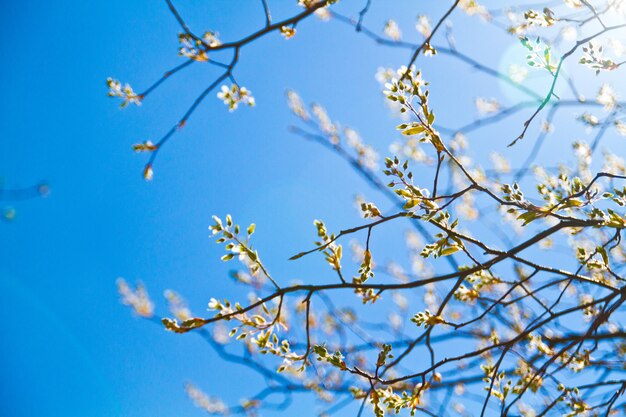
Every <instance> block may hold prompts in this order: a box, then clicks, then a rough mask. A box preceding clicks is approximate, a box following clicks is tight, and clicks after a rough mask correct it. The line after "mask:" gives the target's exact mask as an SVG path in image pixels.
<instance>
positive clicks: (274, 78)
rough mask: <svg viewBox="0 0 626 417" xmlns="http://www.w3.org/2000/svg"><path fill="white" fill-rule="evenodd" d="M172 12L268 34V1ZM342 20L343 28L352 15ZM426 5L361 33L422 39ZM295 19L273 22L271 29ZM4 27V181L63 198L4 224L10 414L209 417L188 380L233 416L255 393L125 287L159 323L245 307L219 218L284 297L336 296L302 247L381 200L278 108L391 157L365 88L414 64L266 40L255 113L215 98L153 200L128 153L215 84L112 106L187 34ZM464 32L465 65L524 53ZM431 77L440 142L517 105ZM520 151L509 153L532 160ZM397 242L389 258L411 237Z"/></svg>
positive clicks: (27, 12) (36, 20) (158, 69)
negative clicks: (112, 90)
mask: <svg viewBox="0 0 626 417" xmlns="http://www.w3.org/2000/svg"><path fill="white" fill-rule="evenodd" d="M179 3H187V4H184V5H183V4H181V7H180V11H181V13H182V14H183V15H184V16H186V17H187V20H188V23H189V24H190V26H191V27H192V28H194V29H195V30H197V31H203V30H205V29H213V30H217V31H218V32H219V33H220V35H221V38H222V39H237V38H239V37H240V36H241V35H243V34H244V33H246V32H248V31H249V30H250V29H252V28H257V27H260V25H262V22H263V20H262V14H261V9H260V7H258V5H257V2H252V1H244V0H237V1H226V0H221V1H211V2H208V1H198V0H195V1H190V2H179ZM271 3H282V2H272V1H270V4H271ZM290 3H294V4H295V0H293V1H291V2H290ZM342 3H345V4H343V5H341V7H342V10H345V11H346V12H348V13H350V14H353V12H354V11H355V10H357V9H358V7H359V5H355V4H349V3H352V2H350V1H343V2H342ZM417 3H418V5H416V4H414V3H413V2H409V1H404V2H398V4H399V6H398V9H397V10H396V11H395V12H392V11H385V8H386V7H387V6H389V5H390V4H391V2H384V1H383V2H379V4H377V5H375V7H374V8H373V10H372V13H371V15H369V16H368V23H371V27H372V28H373V29H376V30H379V29H380V28H381V27H382V23H383V21H384V19H385V18H388V17H393V18H394V19H396V20H398V22H399V23H400V25H401V27H403V30H404V31H405V33H407V34H409V35H407V38H409V39H413V40H417V39H418V35H417V34H416V33H415V31H414V30H413V25H414V23H413V22H414V18H415V15H417V14H418V12H427V13H428V14H430V15H431V16H436V15H438V14H441V12H442V10H443V8H442V7H440V6H442V5H439V4H438V5H437V7H432V6H431V5H430V3H433V2H425V1H421V2H417ZM437 3H439V2H437ZM442 3H443V2H442ZM395 4H396V3H395V2H394V5H395ZM297 11H298V9H297V8H296V7H293V6H290V7H285V6H284V3H282V4H281V6H280V7H278V6H277V7H276V10H275V13H276V15H277V16H278V17H280V16H281V15H282V16H288V15H291V14H293V13H294V12H297ZM0 16H1V17H0V21H1V23H2V25H1V26H0V31H1V32H2V36H1V37H0V39H1V40H0V55H1V56H3V57H5V59H4V62H3V65H2V67H1V68H0V88H1V91H2V92H3V97H4V99H3V100H1V101H0V112H1V114H2V116H1V117H0V177H1V178H2V179H3V180H4V182H5V184H6V185H7V186H11V187H19V186H26V185H29V184H31V183H36V182H38V181H40V180H42V179H45V180H46V181H48V182H49V183H50V185H51V187H52V194H51V195H50V196H49V197H48V198H46V199H43V200H42V199H35V200H30V201H25V202H20V203H18V204H15V207H16V208H17V210H18V212H17V217H16V219H15V221H13V222H11V223H1V224H0V259H1V260H0V294H1V295H0V311H1V312H2V315H3V318H4V323H3V327H4V329H3V333H4V334H3V337H2V338H1V341H0V354H1V356H0V357H1V359H0V361H2V364H1V367H2V369H3V378H2V382H1V384H2V387H1V388H0V401H1V402H2V404H3V409H4V410H5V413H7V414H5V415H10V416H15V417H26V416H35V415H47V416H66V417H69V416H85V415H89V416H113V415H119V416H134V417H143V416H146V417H147V416H170V415H172V416H173V415H176V416H199V415H202V412H201V411H200V410H198V409H196V408H194V407H193V405H192V404H191V402H190V401H189V400H188V399H187V398H186V396H185V394H184V392H183V389H182V386H183V383H184V382H185V381H187V380H191V381H194V382H196V383H197V384H198V385H199V386H200V387H202V388H203V389H204V390H205V391H207V392H211V393H219V394H223V395H224V397H225V398H226V399H229V400H231V401H236V399H237V398H238V396H239V395H238V392H237V389H235V387H237V388H239V387H241V386H243V387H244V388H245V387H246V386H248V385H250V386H252V385H254V384H256V383H258V382H259V381H256V380H255V379H249V380H248V382H247V383H244V384H242V383H241V382H240V379H241V377H242V375H246V374H239V373H238V372H239V371H238V370H236V371H233V368H232V367H231V365H228V364H224V363H222V362H221V361H220V360H219V359H217V358H216V356H215V354H213V352H211V350H210V348H209V347H208V346H206V345H205V344H204V343H203V342H202V341H201V339H200V338H198V337H195V336H194V335H183V336H177V335H173V334H169V333H166V332H164V331H163V329H162V328H160V327H158V326H154V325H151V324H149V323H147V322H145V321H142V320H140V319H137V318H134V317H132V316H131V314H130V312H129V310H128V309H127V308H125V307H124V306H122V305H121V304H120V303H119V301H118V297H117V294H116V289H115V279H116V278H117V277H119V276H123V277H125V278H126V279H128V280H129V281H130V282H135V281H136V280H142V281H143V282H144V283H145V284H146V286H147V287H148V291H149V292H150V293H151V295H152V296H153V298H154V299H156V300H158V302H157V306H158V311H161V312H165V309H164V307H165V303H164V302H163V299H162V297H161V294H162V292H163V291H164V290H165V289H166V288H172V289H174V290H176V291H178V292H180V293H181V294H183V295H184V296H185V297H186V298H187V300H188V301H189V303H190V306H191V308H192V310H194V311H196V312H198V314H203V313H204V309H205V308H206V302H207V301H208V299H209V298H210V297H215V296H219V297H231V298H234V299H236V298H239V299H242V298H243V297H245V294H242V293H241V288H237V287H234V286H233V285H232V284H231V282H230V280H229V279H228V278H227V273H228V269H229V266H228V265H224V264H222V263H221V262H220V261H219V256H221V254H222V249H221V248H220V247H218V246H217V245H215V243H214V242H212V241H211V240H210V239H209V238H208V230H207V227H208V226H209V224H210V223H211V215H212V214H220V215H224V214H226V213H231V214H232V215H233V216H234V218H235V219H236V220H238V221H239V222H241V223H242V224H247V223H250V222H255V223H256V224H257V234H256V244H257V247H258V249H259V252H260V253H261V254H262V256H263V258H264V259H265V261H266V263H267V264H269V265H270V267H271V269H272V270H273V271H275V275H278V276H280V277H281V278H280V279H281V280H282V282H289V281H290V280H291V279H300V280H309V281H314V280H319V279H320V278H319V275H320V274H322V273H323V274H324V276H325V277H328V274H327V273H326V271H327V270H326V268H324V265H322V264H321V262H319V259H316V260H302V261H301V262H299V263H294V262H287V260H286V259H287V258H288V257H289V256H291V255H292V254H294V253H295V252H297V251H300V250H301V249H305V248H308V247H309V246H310V244H311V241H312V240H313V237H314V229H313V226H312V221H313V219H316V218H322V219H325V220H326V221H327V223H328V224H329V225H330V226H331V227H332V228H333V229H338V228H340V227H343V226H347V225H354V224H357V223H359V222H360V220H359V218H358V217H357V215H356V213H355V210H354V207H353V197H354V195H355V194H356V192H361V193H363V194H365V195H366V196H368V197H370V198H371V199H375V198H377V197H379V196H377V195H376V193H375V192H374V191H372V190H371V189H369V188H368V186H367V185H366V184H365V183H364V182H363V181H362V180H361V179H360V177H359V176H358V175H356V174H355V173H354V172H352V171H351V170H350V168H349V167H347V166H346V165H345V164H344V163H343V162H341V161H340V160H339V159H338V158H336V157H335V156H333V155H331V154H329V153H328V152H327V151H326V150H324V149H322V148H321V147H319V146H317V145H315V144H313V143H308V142H305V141H303V140H302V139H300V138H298V137H295V136H294V135H292V134H290V133H289V132H288V131H287V126H288V125H289V124H292V123H294V122H295V120H294V118H293V117H292V116H291V115H290V113H289V110H288V108H287V106H286V105H285V103H284V92H285V90H286V89H287V88H293V89H295V90H297V91H298V92H299V93H300V94H301V96H302V97H303V98H304V100H305V101H306V102H311V101H317V102H320V103H322V104H323V105H324V106H325V107H326V108H327V109H328V111H329V113H330V115H331V117H333V118H336V119H337V120H340V121H341V122H342V123H343V124H345V125H347V126H351V127H354V128H355V129H357V130H358V131H359V132H361V134H362V136H363V138H364V139H365V141H367V142H368V143H371V144H373V145H375V146H376V147H377V148H378V150H379V151H381V154H383V155H386V154H387V148H388V146H389V144H390V143H391V141H392V140H393V139H395V138H397V136H396V133H395V124H396V121H395V120H394V119H392V118H391V117H389V112H388V110H387V109H386V108H385V106H384V105H383V102H382V99H381V96H380V92H379V88H378V84H377V82H376V80H375V79H374V74H375V72H376V69H377V68H378V67H379V66H396V67H397V66H399V65H402V64H405V63H406V61H407V59H408V53H407V51H404V50H394V49H388V48H383V47H377V46H376V45H374V44H373V43H372V42H371V41H369V40H368V39H366V38H365V37H362V36H359V35H357V34H355V33H354V32H353V31H352V30H350V29H349V28H348V27H345V26H343V25H340V24H339V23H333V22H328V23H324V22H320V21H318V20H317V19H311V20H309V21H307V22H305V23H303V24H301V25H299V26H298V33H297V36H296V37H295V38H294V39H292V40H289V41H285V40H284V39H283V38H281V37H280V36H279V35H277V34H275V35H272V36H268V37H267V38H264V39H262V40H260V41H259V42H258V43H256V44H255V45H252V46H250V47H247V48H245V49H244V50H243V51H242V58H241V62H240V65H239V66H238V67H237V70H236V76H237V80H238V81H239V82H240V83H241V84H243V85H245V86H246V87H248V88H249V89H250V90H252V92H253V93H254V95H255V97H256V100H257V106H256V108H254V109H248V108H241V109H239V110H238V111H236V112H234V113H229V112H228V111H227V109H226V108H225V106H224V105H223V104H222V103H221V102H220V101H219V100H218V99H216V98H215V97H214V94H212V95H211V96H210V97H209V98H208V99H207V100H206V101H205V103H203V104H202V106H201V107H199V108H198V110H197V111H196V113H195V114H194V115H193V116H192V118H191V120H190V121H189V123H188V125H187V127H186V128H185V129H183V130H182V131H181V132H180V133H178V134H176V136H175V137H174V138H173V140H172V141H171V142H170V143H169V144H168V146H167V147H166V148H164V149H163V151H162V152H161V154H160V156H159V159H158V161H157V163H156V166H155V179H154V181H153V182H151V183H146V182H145V181H144V180H143V179H142V178H141V171H142V166H143V163H144V162H145V160H144V159H143V157H142V156H141V155H136V154H133V152H132V150H131V145H132V144H133V143H136V142H140V141H143V140H148V139H149V140H153V141H155V140H156V139H157V138H158V137H159V136H160V135H161V134H163V133H164V132H165V131H167V129H169V127H170V126H171V125H172V124H173V123H175V121H176V120H177V118H178V117H179V116H180V115H181V114H182V113H183V112H184V110H185V109H186V107H187V106H188V105H189V104H190V102H191V101H193V99H194V98H195V96H196V95H197V94H198V93H199V92H200V91H201V90H202V89H203V86H204V85H206V84H207V83H208V82H210V81H211V79H212V77H215V76H216V75H218V73H217V72H216V71H217V69H208V68H207V67H206V66H201V65H194V66H193V67H191V68H190V69H189V70H188V71H185V72H184V73H182V74H179V75H177V76H176V77H174V78H172V79H171V80H169V81H168V82H167V83H165V84H164V85H163V86H162V88H159V89H158V90H157V91H155V92H154V93H153V94H152V95H151V96H150V97H149V99H147V100H146V101H145V102H144V103H143V105H142V106H141V107H139V108H136V107H129V108H127V109H124V110H120V109H119V103H118V102H117V101H115V100H112V99H110V98H108V97H107V96H106V91H107V90H106V86H105V80H106V78H107V77H109V76H113V77H116V78H119V79H120V80H122V81H123V82H129V83H131V84H132V85H133V87H135V89H136V90H138V91H140V90H142V89H143V88H145V87H147V86H148V85H149V84H151V83H152V82H153V81H154V80H156V79H157V78H158V77H159V76H160V74H161V73H163V72H164V71H166V70H168V69H170V68H172V67H174V66H175V65H177V64H179V63H180V62H181V58H180V57H178V56H177V48H178V40H177V34H178V32H179V28H178V26H177V25H176V22H175V21H174V19H173V18H172V16H171V14H170V13H169V11H168V10H167V7H166V6H165V4H164V2H155V1H149V0H136V1H132V2H128V1H121V0H111V1H107V2H95V1H82V2H78V1H65V2H49V1H48V2H45V1H40V0H33V1H30V2H2V3H1V5H0ZM455 22H457V24H456V26H455V27H456V30H457V39H458V44H459V48H460V49H461V50H463V49H464V48H468V49H471V48H478V49H479V51H480V52H479V53H478V54H477V56H478V57H479V58H480V60H481V62H485V63H487V64H491V65H494V66H501V65H505V64H504V63H503V61H502V60H503V59H504V58H503V57H505V56H509V55H511V54H513V55H516V53H514V52H511V51H515V48H518V50H519V51H520V52H519V54H520V55H522V54H523V50H522V49H519V47H518V45H517V43H516V42H515V41H514V39H512V38H507V37H504V36H500V37H497V38H495V37H493V36H491V35H493V33H497V32H495V30H494V29H493V28H491V29H489V28H488V27H486V26H485V25H482V24H481V23H480V22H479V21H478V20H477V19H471V20H470V19H468V18H466V17H461V16H460V13H458V12H457V15H456V19H455ZM477 45H478V46H477ZM511 48H513V49H511ZM466 50H467V49H466ZM436 59H437V60H440V61H438V62H437V65H435V60H430V61H426V60H424V62H425V64H424V77H425V78H426V79H428V80H430V81H431V83H432V90H433V91H432V96H433V99H432V100H433V107H434V108H436V109H437V108H438V109H440V110H439V113H440V114H441V115H440V116H439V117H440V118H443V119H444V120H446V121H447V124H448V125H451V126H457V125H462V124H464V123H467V122H469V121H471V120H473V119H474V118H475V117H476V112H475V110H474V108H473V99H474V97H475V96H477V95H479V94H480V95H484V96H487V97H496V98H498V99H500V100H502V101H503V102H505V103H506V102H507V100H514V99H516V98H517V97H514V96H511V95H510V94H509V93H507V92H506V91H505V90H503V88H502V86H501V85H499V84H498V83H494V82H493V80H492V79H489V78H487V77H484V76H482V75H480V74H477V73H476V72H475V71H472V70H471V69H468V68H467V67H461V70H460V71H456V72H453V70H452V68H453V67H454V66H456V65H457V64H456V63H455V61H452V60H451V59H450V58H446V57H444V56H442V57H438V58H436ZM435 68H436V70H435ZM429 69H432V71H430V72H429ZM539 83H541V81H539ZM518 119H519V120H520V121H521V120H522V119H521V118H518ZM491 132H492V133H491V134H488V135H487V137H481V138H479V139H477V142H475V143H476V146H478V147H480V146H489V147H491V146H496V147H498V150H499V151H500V152H502V153H504V154H505V155H507V156H509V157H511V156H515V155H516V154H515V153H513V151H510V150H508V149H507V148H506V147H505V145H506V144H507V143H508V142H509V141H510V140H511V139H513V137H504V138H503V137H501V135H498V134H497V132H496V131H491ZM581 135H585V133H584V132H581ZM499 136H500V137H499ZM479 140H484V141H485V142H483V144H482V145H481V142H479ZM528 146H529V144H527V143H522V144H521V145H520V146H519V147H518V148H516V150H515V152H521V154H523V155H525V154H526V152H527V151H528V149H529V148H528ZM507 152H508V154H507ZM381 201H382V199H381ZM389 230H390V232H392V233H390V236H387V237H383V236H381V240H380V241H379V242H378V244H379V245H380V248H381V250H383V249H382V248H384V247H385V243H390V244H391V242H393V240H394V237H395V236H397V234H396V235H394V233H396V232H397V233H401V231H402V228H401V227H398V228H396V229H394V228H390V229H389ZM394 230H395V232H394ZM384 239H387V240H388V242H387V241H386V240H384ZM391 254H392V252H391V249H389V251H388V252H387V253H385V252H384V250H383V252H382V255H381V256H391ZM242 389H243V388H242ZM305 405H306V403H305ZM5 407H8V409H7V408H5Z"/></svg>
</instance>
